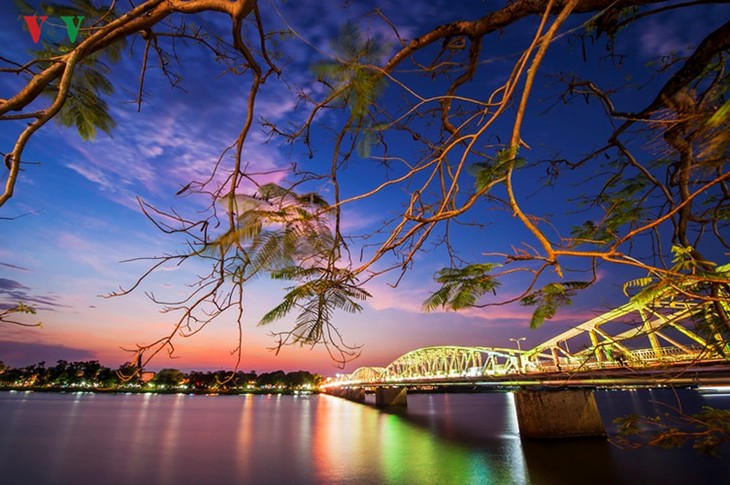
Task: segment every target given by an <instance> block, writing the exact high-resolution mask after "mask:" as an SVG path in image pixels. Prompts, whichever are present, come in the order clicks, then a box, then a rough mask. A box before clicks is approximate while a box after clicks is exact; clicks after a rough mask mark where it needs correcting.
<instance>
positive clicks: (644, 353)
mask: <svg viewBox="0 0 730 485" xmlns="http://www.w3.org/2000/svg"><path fill="white" fill-rule="evenodd" d="M686 294H687V293H686V292H683V291H681V290H677V289H668V290H665V291H663V292H661V293H660V294H659V295H657V296H656V297H655V299H653V300H651V301H649V302H645V301H641V300H640V299H636V298H635V299H632V300H630V301H629V302H628V303H626V304H625V305H623V306H621V307H619V308H616V309H613V310H611V311H608V312H606V313H603V314H601V315H598V316H596V317H594V318H592V319H590V320H588V321H586V322H584V323H581V324H580V325H577V326H575V327H573V328H571V329H570V330H567V331H565V332H563V333H561V334H559V335H557V336H555V337H553V338H551V339H548V340H546V341H544V342H542V343H540V344H538V345H536V346H534V347H532V348H529V349H522V348H520V341H521V340H522V339H511V340H513V341H514V342H515V343H516V348H502V347H484V346H479V347H465V346H438V347H427V348H421V349H417V350H413V351H411V352H408V353H406V354H404V355H402V356H400V357H398V358H397V359H395V360H394V361H393V362H391V363H390V364H388V365H387V366H385V367H361V368H359V369H357V370H355V371H354V372H352V373H350V374H342V375H338V376H337V377H334V378H329V379H328V381H327V382H326V383H325V384H324V386H323V390H324V391H325V392H327V393H329V394H333V395H338V396H341V397H345V398H347V399H351V400H354V401H358V402H365V393H366V392H370V391H374V392H375V393H376V404H377V405H378V406H383V407H384V406H397V405H406V389H409V388H410V389H419V388H420V389H432V388H434V387H437V386H439V387H440V386H455V385H462V386H463V385H471V386H479V387H490V386H491V387H495V388H500V387H509V388H519V389H529V388H531V387H532V388H534V389H538V388H540V389H543V388H546V387H554V388H560V389H571V388H572V389H581V388H584V389H583V391H582V392H581V393H578V394H575V395H574V396H573V397H569V398H568V400H569V401H574V404H575V406H578V408H581V409H583V408H585V407H586V406H588V407H591V406H593V407H595V402H594V401H593V397H592V394H591V392H592V391H590V390H589V391H587V392H586V391H585V389H586V388H587V389H590V388H592V387H596V386H628V385H662V384H671V385H699V384H707V385H718V384H726V385H727V384H730V360H729V358H728V356H730V344H729V343H728V342H727V340H726V339H725V337H723V335H722V334H721V333H720V331H719V330H718V328H720V326H719V325H718V322H719V317H718V311H719V310H720V309H721V310H722V313H725V315H729V314H730V298H728V297H727V295H724V297H723V299H721V300H719V301H718V300H714V301H711V300H709V299H694V300H693V299H689V298H687V297H686ZM718 305H719V307H718ZM523 394H524V395H525V396H526V397H525V398H524V399H521V400H520V399H518V400H517V403H516V404H517V407H518V417H519V415H520V409H519V408H520V401H524V402H528V401H529V402H528V403H527V404H523V407H526V408H529V409H528V410H527V411H525V412H526V413H527V414H536V413H537V414H541V413H544V412H545V409H543V408H540V409H539V410H538V409H537V408H535V409H532V407H533V406H538V407H540V406H542V404H535V402H537V401H540V402H542V401H544V400H545V396H544V395H536V394H535V392H532V393H531V394H529V393H523ZM553 395H554V394H553ZM536 396H537V397H536ZM576 396H577V397H576ZM518 397H519V393H518ZM525 400H527V401H525ZM557 402H558V404H556V406H558V407H559V408H560V409H557V408H556V409H554V410H552V411H548V412H552V413H553V414H555V413H561V412H562V413H563V414H565V410H566V406H568V408H570V405H569V404H566V402H565V399H562V398H561V399H558V401H557ZM591 402H593V404H591ZM530 403H532V404H530ZM523 414H524V413H523ZM568 414H570V413H568ZM589 414H590V413H589ZM541 415H542V419H543V420H544V414H541ZM596 416H597V410H596V411H595V416H594V417H592V418H590V419H589V420H592V421H593V424H591V426H594V425H595V418H596ZM523 420H528V418H524V419H520V421H521V422H522V421H523ZM599 424H600V419H599ZM521 427H522V424H521ZM601 430H602V426H601ZM550 433H552V432H550ZM571 433H573V432H572V431H570V432H569V434H571ZM550 435H551V436H552V434H550Z"/></svg>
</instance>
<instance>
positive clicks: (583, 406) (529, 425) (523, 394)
mask: <svg viewBox="0 0 730 485" xmlns="http://www.w3.org/2000/svg"><path fill="white" fill-rule="evenodd" d="M515 408H516V410H517V422H518V423H519V426H520V436H521V437H523V438H574V437H583V436H606V431H605V430H604V429H603V423H602V422H601V416H600V414H599V413H598V406H597V405H596V399H595V397H594V396H593V391H592V390H587V389H571V390H560V391H536V390H527V389H523V390H520V391H517V392H515Z"/></svg>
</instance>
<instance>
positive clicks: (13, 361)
mask: <svg viewBox="0 0 730 485" xmlns="http://www.w3.org/2000/svg"><path fill="white" fill-rule="evenodd" d="M0 356H2V358H1V359H0V360H2V361H3V362H4V363H5V364H6V365H10V366H12V367H22V366H26V365H31V364H35V363H38V362H43V361H45V362H49V363H50V362H56V361H58V360H67V361H86V360H97V356H96V353H94V352H92V351H90V350H86V349H78V348H73V347H66V346H65V345H57V344H41V343H30V342H10V341H4V340H0Z"/></svg>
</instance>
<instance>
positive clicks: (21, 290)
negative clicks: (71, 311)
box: [0, 278, 68, 310]
mask: <svg viewBox="0 0 730 485" xmlns="http://www.w3.org/2000/svg"><path fill="white" fill-rule="evenodd" d="M58 300H59V299H58V297H56V296H53V295H45V296H37V295H34V294H32V292H31V288H29V287H27V286H25V285H24V284H22V283H20V282H18V281H15V280H11V279H8V278H0V310H7V309H8V308H13V307H15V306H16V305H17V304H18V303H25V304H26V305H30V306H33V307H36V309H39V310H54V309H55V308H64V307H65V308H68V307H67V306H66V305H62V304H60V303H59V301H58Z"/></svg>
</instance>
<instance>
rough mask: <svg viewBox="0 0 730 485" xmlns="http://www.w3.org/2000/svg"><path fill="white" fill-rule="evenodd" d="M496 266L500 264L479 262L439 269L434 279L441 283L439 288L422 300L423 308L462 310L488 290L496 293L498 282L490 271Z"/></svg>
mask: <svg viewBox="0 0 730 485" xmlns="http://www.w3.org/2000/svg"><path fill="white" fill-rule="evenodd" d="M498 267H501V265H499V264H494V263H480V264H470V265H468V266H465V267H463V268H444V269H442V270H440V271H439V272H438V273H436V276H435V280H436V282H437V283H439V284H441V288H439V289H438V290H436V291H435V292H434V293H433V294H432V295H431V296H429V297H428V298H427V299H426V301H424V302H423V308H424V310H426V311H429V312H430V311H434V310H436V309H438V308H439V307H441V308H448V309H451V310H462V309H464V308H469V307H472V306H474V305H476V303H477V301H479V299H480V298H481V297H482V296H484V294H485V293H487V292H488V291H491V292H493V293H495V294H496V290H497V288H498V287H499V285H500V283H499V281H498V280H497V279H496V277H495V276H494V275H492V274H491V273H492V271H493V270H494V269H495V268H498Z"/></svg>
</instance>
